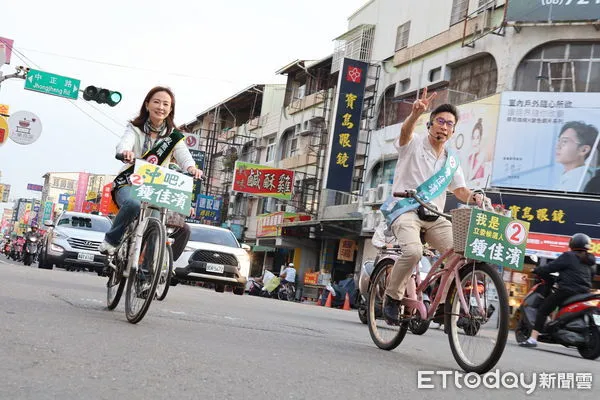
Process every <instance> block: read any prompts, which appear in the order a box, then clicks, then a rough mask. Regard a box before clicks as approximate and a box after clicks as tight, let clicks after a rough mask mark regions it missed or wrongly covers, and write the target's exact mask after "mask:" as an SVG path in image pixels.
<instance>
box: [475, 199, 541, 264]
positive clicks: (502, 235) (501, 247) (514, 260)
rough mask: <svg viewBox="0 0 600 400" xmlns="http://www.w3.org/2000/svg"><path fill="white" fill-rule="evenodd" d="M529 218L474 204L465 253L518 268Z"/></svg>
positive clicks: (476, 258)
mask: <svg viewBox="0 0 600 400" xmlns="http://www.w3.org/2000/svg"><path fill="white" fill-rule="evenodd" d="M528 234H529V222H525V221H521V220H518V219H513V218H510V217H505V216H503V215H500V214H496V213H492V212H489V211H483V210H479V209H475V208H473V209H472V211H471V219H470V221H469V229H468V234H467V241H466V245H465V257H467V258H470V259H473V260H479V261H483V262H486V263H489V264H493V265H501V266H503V267H506V268H510V269H513V270H517V271H521V270H522V269H523V260H524V259H525V247H526V245H527V236H528Z"/></svg>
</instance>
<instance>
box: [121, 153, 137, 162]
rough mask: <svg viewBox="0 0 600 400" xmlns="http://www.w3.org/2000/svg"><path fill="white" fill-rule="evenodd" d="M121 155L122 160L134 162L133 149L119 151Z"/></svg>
mask: <svg viewBox="0 0 600 400" xmlns="http://www.w3.org/2000/svg"><path fill="white" fill-rule="evenodd" d="M121 156H123V162H124V163H127V164H133V163H134V162H135V153H134V152H133V151H129V150H125V151H123V152H122V153H121Z"/></svg>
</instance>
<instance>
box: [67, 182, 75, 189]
mask: <svg viewBox="0 0 600 400" xmlns="http://www.w3.org/2000/svg"><path fill="white" fill-rule="evenodd" d="M73 183H74V182H73V181H67V189H73Z"/></svg>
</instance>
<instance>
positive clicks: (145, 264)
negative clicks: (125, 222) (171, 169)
mask: <svg viewBox="0 0 600 400" xmlns="http://www.w3.org/2000/svg"><path fill="white" fill-rule="evenodd" d="M165 240H166V239H165V229H164V227H163V226H162V224H161V222H160V221H159V220H158V219H156V218H154V217H150V218H148V219H147V222H146V228H145V229H144V234H143V236H142V245H141V250H140V256H139V259H138V260H137V267H136V268H135V269H134V268H132V269H131V271H130V275H129V278H128V279H127V291H126V294H125V315H126V316H127V320H128V321H129V322H131V323H132V324H137V323H138V322H140V321H141V320H142V318H144V315H146V312H147V311H148V308H149V307H150V303H152V299H153V298H154V294H155V292H156V285H158V280H159V279H160V272H161V263H162V258H163V254H164V249H165V245H164V243H165Z"/></svg>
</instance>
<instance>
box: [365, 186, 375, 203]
mask: <svg viewBox="0 0 600 400" xmlns="http://www.w3.org/2000/svg"><path fill="white" fill-rule="evenodd" d="M376 201H377V188H371V189H367V191H366V192H365V204H374V203H375V202H376Z"/></svg>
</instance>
